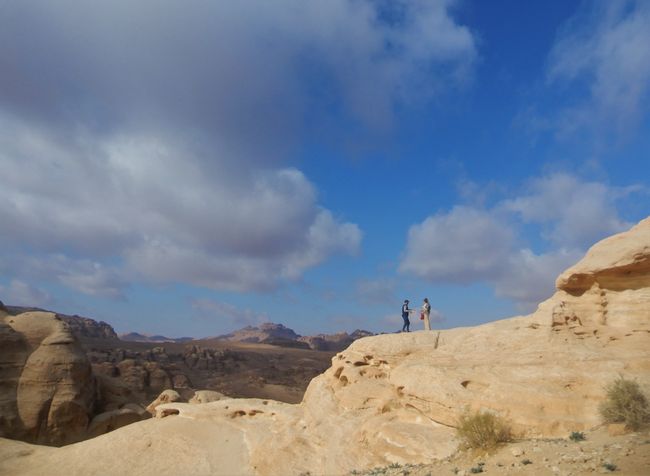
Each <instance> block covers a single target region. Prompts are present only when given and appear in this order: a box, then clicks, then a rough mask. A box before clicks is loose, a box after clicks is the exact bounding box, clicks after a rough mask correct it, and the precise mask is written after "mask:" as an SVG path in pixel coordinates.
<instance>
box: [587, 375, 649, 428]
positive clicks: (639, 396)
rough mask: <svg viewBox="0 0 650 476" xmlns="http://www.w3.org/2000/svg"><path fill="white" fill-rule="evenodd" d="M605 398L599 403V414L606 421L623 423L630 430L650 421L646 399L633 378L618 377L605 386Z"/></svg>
mask: <svg viewBox="0 0 650 476" xmlns="http://www.w3.org/2000/svg"><path fill="white" fill-rule="evenodd" d="M605 390H606V391H607V400H605V401H604V402H603V403H602V404H601V405H600V408H599V410H600V414H601V416H602V417H603V419H604V420H605V422H606V423H625V427H626V428H628V429H630V430H638V429H639V428H640V427H641V426H642V425H643V424H644V423H646V422H648V421H650V410H649V409H648V399H647V398H646V396H645V395H644V394H643V392H642V391H641V388H640V387H639V384H638V383H637V382H635V381H634V380H627V379H624V378H623V377H619V378H618V379H616V380H615V381H614V382H612V383H610V384H609V385H607V386H606V387H605Z"/></svg>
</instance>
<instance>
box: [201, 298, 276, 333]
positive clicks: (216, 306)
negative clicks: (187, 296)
mask: <svg viewBox="0 0 650 476" xmlns="http://www.w3.org/2000/svg"><path fill="white" fill-rule="evenodd" d="M191 306H192V309H193V310H194V312H195V314H197V315H198V316H200V317H202V318H216V319H220V320H224V319H225V320H228V321H230V324H231V325H235V326H239V327H244V326H248V325H259V324H261V323H263V322H267V321H268V320H269V318H268V316H267V315H266V313H261V312H255V311H253V310H251V309H242V308H239V307H237V306H233V305H232V304H229V303H226V302H223V301H217V300H215V299H207V298H204V299H195V300H193V301H192V302H191Z"/></svg>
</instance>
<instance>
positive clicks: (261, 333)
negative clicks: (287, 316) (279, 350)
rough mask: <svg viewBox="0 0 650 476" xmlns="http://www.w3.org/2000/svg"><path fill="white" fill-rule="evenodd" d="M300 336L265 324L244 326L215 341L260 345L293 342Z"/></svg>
mask: <svg viewBox="0 0 650 476" xmlns="http://www.w3.org/2000/svg"><path fill="white" fill-rule="evenodd" d="M299 337H300V336H299V335H298V334H296V333H295V332H294V331H293V329H289V328H288V327H285V326H284V325H282V324H275V323H273V322H265V323H263V324H260V325H259V326H246V327H244V328H242V329H239V330H237V331H234V332H231V333H230V334H224V335H221V336H219V337H217V339H221V340H227V341H230V342H249V343H260V342H264V341H268V340H271V339H284V340H290V341H295V340H298V338H299Z"/></svg>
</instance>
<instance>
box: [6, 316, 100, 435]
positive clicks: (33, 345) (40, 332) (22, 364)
mask: <svg viewBox="0 0 650 476" xmlns="http://www.w3.org/2000/svg"><path fill="white" fill-rule="evenodd" d="M0 319H1V320H0V341H2V343H3V345H2V347H1V348H0V414H1V415H2V417H0V434H1V435H3V436H8V435H11V436H13V437H14V438H20V439H24V440H27V441H33V442H36V443H44V444H53V445H61V444H66V443H70V442H73V441H78V440H80V439H82V438H83V436H84V433H85V430H86V427H87V425H88V422H89V419H90V416H91V413H92V410H93V405H94V398H95V383H94V379H93V376H92V371H91V367H90V362H89V361H88V359H87V358H86V355H85V354H84V353H83V351H82V350H81V348H80V346H79V345H78V343H77V341H76V339H75V338H74V336H73V335H72V333H71V331H70V328H69V327H68V326H67V324H66V323H65V322H64V321H63V320H62V319H61V318H59V317H57V316H55V315H54V314H52V313H46V312H38V311H37V312H26V313H23V314H20V315H18V316H13V315H9V314H6V313H5V314H4V316H2V317H0Z"/></svg>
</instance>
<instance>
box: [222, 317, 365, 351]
mask: <svg viewBox="0 0 650 476" xmlns="http://www.w3.org/2000/svg"><path fill="white" fill-rule="evenodd" d="M371 335H374V334H373V333H372V332H369V331H364V330H360V329H357V330H356V331H354V332H353V333H352V334H348V333H347V332H340V333H338V334H318V335H315V336H301V335H299V334H296V332H294V330H293V329H290V328H288V327H286V326H284V325H282V324H275V323H273V322H266V323H264V324H260V325H259V326H257V327H255V326H246V327H244V328H242V329H239V330H237V331H234V332H231V333H230V334H225V335H222V336H219V337H217V339H220V340H226V341H231V342H250V343H254V344H271V345H278V346H282V347H299V348H300V347H302V348H309V349H314V350H327V351H340V350H343V349H345V348H347V347H348V346H349V345H350V344H351V343H352V342H354V341H355V340H357V339H360V338H361V337H367V336H371Z"/></svg>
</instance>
